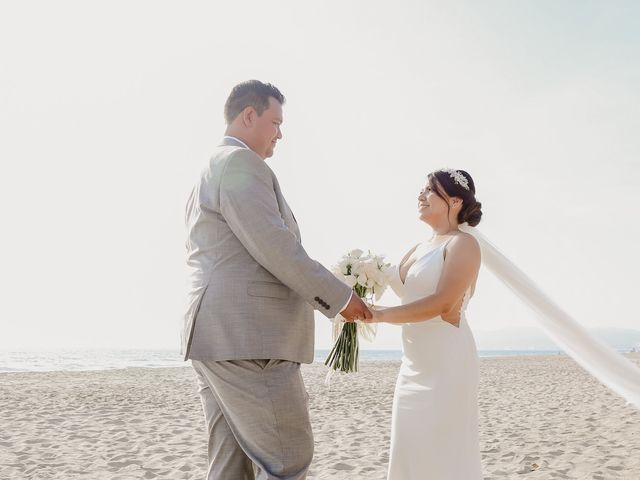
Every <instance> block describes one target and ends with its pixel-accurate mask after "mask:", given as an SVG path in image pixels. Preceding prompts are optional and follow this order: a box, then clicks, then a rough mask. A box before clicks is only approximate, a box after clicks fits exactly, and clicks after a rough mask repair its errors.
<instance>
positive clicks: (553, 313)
mask: <svg viewBox="0 0 640 480" xmlns="http://www.w3.org/2000/svg"><path fill="white" fill-rule="evenodd" d="M460 230H462V231H464V232H467V233H470V234H471V235H473V236H474V237H475V238H476V239H477V240H478V242H479V243H480V248H481V250H482V264H483V265H484V266H486V267H487V268H488V269H489V270H491V272H492V273H493V274H494V275H495V276H496V277H498V279H499V280H500V281H502V282H503V283H504V284H505V285H507V286H508V287H509V288H510V289H511V290H512V291H513V292H514V293H515V294H516V295H517V296H518V297H520V299H521V300H522V301H523V302H524V303H526V304H527V305H528V306H529V307H530V308H532V309H533V310H534V311H535V312H536V313H538V315H537V316H536V318H537V320H538V322H539V323H540V325H541V326H542V328H543V329H544V331H546V333H547V334H548V335H549V336H550V337H551V338H552V339H553V340H554V341H555V342H556V343H557V344H558V346H560V347H561V348H562V349H563V350H564V351H565V352H566V353H567V354H569V355H570V356H571V357H572V358H573V359H574V360H575V361H576V362H578V364H580V365H581V366H582V367H583V368H584V369H585V370H586V371H588V372H589V373H590V374H591V375H593V376H594V377H596V378H597V379H598V380H599V381H600V382H602V383H603V384H604V385H606V386H607V387H609V388H610V389H611V390H613V391H614V392H616V393H617V394H618V395H620V396H621V397H623V398H624V399H625V400H626V401H627V402H628V403H631V404H633V405H635V406H636V408H640V368H638V367H637V366H636V365H635V364H634V363H633V362H631V361H630V360H628V359H627V358H625V357H624V356H622V355H621V354H619V353H618V352H616V351H615V350H613V349H612V348H610V347H609V346H607V345H605V344H603V343H601V342H600V341H598V340H597V339H596V338H594V337H593V336H592V335H591V334H590V333H589V332H588V331H587V330H586V329H585V328H584V327H583V326H582V325H580V324H579V323H578V322H576V320H574V319H573V318H572V317H571V316H570V315H569V314H568V313H566V312H565V311H564V310H562V308H560V306H558V305H557V304H556V303H555V302H554V301H553V300H551V299H550V298H549V297H547V295H546V294H545V293H544V292H543V291H542V290H541V289H540V288H539V287H538V286H537V285H536V284H535V283H534V282H533V281H532V280H531V279H530V278H529V277H528V276H527V275H526V274H525V273H524V272H523V271H522V270H520V269H519V268H518V267H517V266H516V265H514V264H513V263H512V262H511V261H510V260H509V259H508V258H507V257H505V256H504V255H503V254H502V253H501V252H500V251H499V250H498V249H497V248H496V247H495V246H494V245H492V244H491V242H489V240H487V239H486V237H484V235H482V234H481V233H480V231H478V230H477V229H476V228H473V227H470V226H468V225H466V224H463V225H460Z"/></svg>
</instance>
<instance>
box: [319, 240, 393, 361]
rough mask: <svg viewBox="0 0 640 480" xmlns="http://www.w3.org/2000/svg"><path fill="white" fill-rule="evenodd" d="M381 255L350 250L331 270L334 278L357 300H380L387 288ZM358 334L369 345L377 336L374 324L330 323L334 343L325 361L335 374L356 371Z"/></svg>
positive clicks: (341, 320)
mask: <svg viewBox="0 0 640 480" xmlns="http://www.w3.org/2000/svg"><path fill="white" fill-rule="evenodd" d="M390 265H391V264H389V263H385V262H384V256H383V255H374V254H372V253H371V252H369V253H368V254H367V255H363V251H362V250H352V251H350V252H349V253H347V254H346V255H344V256H343V257H342V260H341V261H340V263H338V264H337V265H336V266H334V267H333V270H332V271H333V274H334V275H335V276H336V277H338V278H339V279H340V280H342V281H343V282H344V283H346V284H347V285H349V286H350V287H351V288H352V289H353V291H354V292H355V293H356V295H358V296H359V297H360V298H367V299H369V301H370V303H373V299H375V300H380V297H381V296H382V294H383V293H384V291H385V290H386V288H387V286H388V285H389V272H390V270H389V267H390ZM358 334H360V335H361V336H362V337H363V338H364V339H365V340H368V341H372V340H373V338H374V337H375V334H376V327H375V324H369V323H364V322H360V321H356V322H344V318H343V317H342V316H341V315H338V316H337V317H336V318H335V319H334V320H333V340H334V342H335V344H334V345H333V349H331V352H330V353H329V356H328V357H327V359H326V360H325V362H324V364H325V365H328V366H329V367H330V368H332V369H333V370H334V371H335V370H338V371H341V372H345V373H349V372H357V371H358Z"/></svg>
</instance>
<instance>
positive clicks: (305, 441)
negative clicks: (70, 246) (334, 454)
mask: <svg viewBox="0 0 640 480" xmlns="http://www.w3.org/2000/svg"><path fill="white" fill-rule="evenodd" d="M283 104H284V96H283V95H282V94H281V93H280V91H279V90H278V89H277V88H276V87H274V86H273V85H270V84H264V83H262V82H259V81H257V80H250V81H247V82H244V83H241V84H239V85H236V86H235V87H234V88H233V90H232V91H231V94H230V95H229V98H228V99H227V102H226V104H225V108H224V114H225V120H226V123H227V129H226V132H225V137H224V138H223V140H222V143H221V144H220V145H219V146H218V147H217V148H216V149H215V150H214V153H213V156H212V157H211V160H210V161H209V163H208V165H207V166H206V167H205V168H204V170H203V171H202V174H201V176H200V179H199V181H198V182H197V183H196V185H195V187H194V188H193V191H192V192H191V195H190V197H189V200H188V202H187V208H186V224H187V230H188V237H187V264H188V266H189V271H190V291H189V295H188V302H189V307H188V310H187V314H186V316H185V322H184V329H183V338H182V353H183V354H184V355H185V360H186V359H191V360H192V364H193V367H194V369H195V371H196V375H197V380H198V385H199V393H200V396H201V400H202V405H203V409H204V415H205V422H206V426H207V430H208V436H209V451H208V454H209V468H208V472H207V479H208V480H249V479H253V478H254V466H255V470H256V471H257V472H258V479H260V480H263V479H264V480H266V479H285V478H286V479H289V480H295V479H304V478H305V477H306V472H307V469H308V467H309V464H310V463H311V458H312V456H313V435H312V432H311V424H310V422H309V412H308V409H307V398H308V397H307V392H306V390H305V387H304V384H303V381H302V376H301V374H300V363H311V362H312V361H313V356H314V351H313V340H314V319H313V309H314V308H315V309H318V310H320V312H322V313H323V314H324V315H326V316H327V317H329V318H332V317H334V316H336V315H337V314H338V313H341V314H342V315H343V316H344V317H345V318H347V319H348V320H355V319H365V318H367V319H369V318H371V313H370V311H369V310H368V309H367V307H366V305H365V304H364V303H363V302H362V301H361V300H360V299H359V298H358V297H357V296H355V295H352V294H351V289H350V288H349V287H348V286H346V285H345V284H343V283H342V282H340V281H339V280H337V279H336V277H334V276H333V275H332V274H331V273H330V272H329V271H328V270H327V269H326V268H324V267H323V266H322V265H320V264H319V263H318V262H316V261H314V260H312V259H311V258H309V256H308V255H307V253H306V252H305V250H304V248H303V247H302V245H301V243H300V231H299V229H298V224H297V223H296V220H295V217H294V215H293V213H292V211H291V209H290V208H289V205H288V204H287V202H286V201H285V199H284V196H283V195H282V192H281V190H280V185H279V184H278V180H277V178H276V176H275V174H274V173H273V171H272V170H271V169H270V168H269V167H268V166H267V164H266V162H265V160H266V159H267V158H269V157H271V156H272V155H273V150H274V148H275V146H276V143H277V142H278V141H279V140H280V139H281V138H282V132H281V131H280V125H281V124H282V105H283Z"/></svg>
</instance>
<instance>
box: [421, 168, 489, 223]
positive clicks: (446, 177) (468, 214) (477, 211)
mask: <svg viewBox="0 0 640 480" xmlns="http://www.w3.org/2000/svg"><path fill="white" fill-rule="evenodd" d="M456 172H458V173H459V174H461V175H462V176H463V177H464V178H465V179H466V180H467V184H468V186H469V190H467V189H466V188H464V187H463V186H462V185H460V184H459V183H457V182H456V181H455V179H454V178H453V177H452V176H451V175H450V174H449V172H448V171H445V170H436V171H435V172H431V173H430V174H429V176H428V180H429V186H430V187H431V190H432V191H433V192H434V193H435V194H436V195H438V196H439V197H440V198H442V199H443V200H444V201H445V202H447V208H451V207H450V206H449V202H448V201H447V199H446V198H445V194H446V195H447V196H449V197H458V198H461V199H462V209H461V210H460V212H459V213H458V223H465V222H466V223H468V224H469V225H470V226H472V227H475V226H476V225H478V224H479V223H480V219H481V218H482V204H481V203H480V202H479V201H477V200H476V186H475V184H474V183H473V178H471V175H469V174H468V173H467V172H465V171H464V170H456Z"/></svg>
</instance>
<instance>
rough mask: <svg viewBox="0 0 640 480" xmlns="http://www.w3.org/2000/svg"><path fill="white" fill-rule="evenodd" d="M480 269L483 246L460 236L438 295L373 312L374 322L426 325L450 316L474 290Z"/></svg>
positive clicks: (453, 245) (447, 261) (449, 251)
mask: <svg viewBox="0 0 640 480" xmlns="http://www.w3.org/2000/svg"><path fill="white" fill-rule="evenodd" d="M479 269H480V246H479V245H478V241H477V240H476V239H475V238H473V237H472V236H471V235H458V236H456V238H454V239H453V240H451V242H450V243H449V245H447V255H446V258H445V261H444V267H443V269H442V274H441V276H440V280H439V282H438V287H437V288H436V291H435V293H433V294H432V295H429V296H427V297H424V298H421V299H420V300H416V301H415V302H412V303H408V304H405V305H401V306H398V307H390V308H385V309H381V310H375V311H373V319H372V320H371V321H373V322H387V323H413V322H423V321H425V320H429V319H431V318H434V317H437V316H439V315H445V314H447V313H450V312H451V311H452V309H453V308H454V307H455V306H456V304H459V303H460V299H461V298H462V296H463V295H464V293H465V292H466V291H467V289H468V288H469V287H470V286H471V284H472V283H473V282H474V280H475V279H476V277H477V275H478V270H479Z"/></svg>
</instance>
